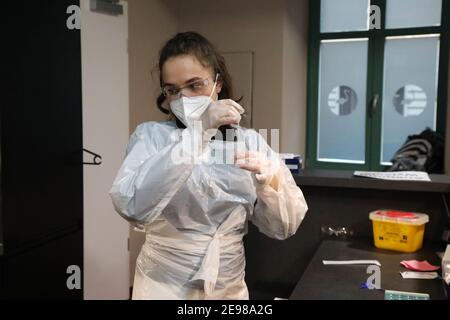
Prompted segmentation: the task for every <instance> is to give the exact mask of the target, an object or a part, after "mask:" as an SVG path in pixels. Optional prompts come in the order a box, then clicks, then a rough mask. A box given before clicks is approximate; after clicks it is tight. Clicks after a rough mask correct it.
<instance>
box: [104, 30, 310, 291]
mask: <svg viewBox="0 0 450 320" xmlns="http://www.w3.org/2000/svg"><path fill="white" fill-rule="evenodd" d="M159 73H160V83H161V89H162V94H161V95H160V96H159V98H158V100H157V105H158V108H159V109H160V110H161V111H163V112H164V113H166V114H170V115H171V117H172V119H173V120H170V121H165V122H146V123H143V124H141V125H139V126H138V127H137V129H136V130H135V132H134V133H133V134H132V136H131V138H130V141H129V144H128V147H127V153H126V157H125V160H124V162H123V165H122V166H121V168H120V170H119V172H118V174H117V177H116V179H115V180H114V183H113V186H112V188H111V191H110V195H111V197H112V200H113V204H114V207H115V209H116V211H117V212H118V213H119V214H120V215H121V216H122V217H124V218H125V219H127V220H128V221H130V222H132V223H133V224H134V225H136V226H140V227H141V228H142V229H144V230H145V232H146V242H145V244H144V245H143V247H142V249H141V252H140V254H139V257H138V259H137V264H136V272H135V279H134V290H133V299H248V297H249V296H248V290H247V286H246V283H245V281H244V274H245V272H244V271H245V256H244V245H243V236H244V234H245V233H246V230H247V229H246V227H247V221H248V220H250V221H251V222H252V223H253V224H255V225H256V226H257V227H258V229H259V230H260V231H261V232H262V233H264V234H266V235H267V236H269V237H271V238H275V239H280V240H281V239H286V238H288V237H290V236H292V235H293V234H295V232H296V231H297V229H298V227H299V225H300V223H301V222H302V220H303V218H304V216H305V213H306V211H307V210H308V207H307V204H306V202H305V199H304V197H303V194H302V191H301V190H300V189H299V188H298V187H297V185H296V184H295V182H294V179H293V177H292V175H291V173H290V171H289V169H288V168H287V167H286V165H285V164H284V163H283V162H282V161H281V160H280V158H279V156H278V154H277V153H276V152H274V151H273V150H272V149H271V148H270V147H269V146H268V145H267V143H266V141H265V139H264V138H263V137H262V136H261V135H259V134H258V133H257V132H256V131H254V130H250V129H245V128H242V127H239V126H238V125H239V122H240V120H241V115H242V114H243V112H244V109H243V108H242V106H240V105H239V104H238V103H237V102H235V101H233V100H231V99H232V98H233V93H232V84H231V78H230V76H229V74H228V71H227V68H226V65H225V61H224V58H223V57H222V56H221V55H220V54H219V53H218V52H217V50H216V49H215V48H214V46H213V45H211V43H210V42H209V41H208V40H207V39H205V38H204V37H202V36H201V35H199V34H198V33H195V32H186V33H180V34H177V35H176V36H175V37H174V38H172V39H170V40H169V41H168V42H167V43H166V44H165V46H164V47H163V48H162V50H161V53H160V60H159ZM229 129H231V130H229ZM230 132H231V133H233V139H229V138H228V137H229V135H228V134H229V133H230ZM231 151H233V152H231ZM230 154H231V155H232V156H231V157H230Z"/></svg>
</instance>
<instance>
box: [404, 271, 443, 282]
mask: <svg viewBox="0 0 450 320" xmlns="http://www.w3.org/2000/svg"><path fill="white" fill-rule="evenodd" d="M400 274H401V275H402V278H403V279H425V280H432V279H436V278H438V277H439V275H438V273H437V272H415V271H404V272H400Z"/></svg>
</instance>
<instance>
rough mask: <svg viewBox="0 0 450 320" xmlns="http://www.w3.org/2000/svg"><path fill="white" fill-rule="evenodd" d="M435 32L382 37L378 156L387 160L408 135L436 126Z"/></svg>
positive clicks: (437, 42) (436, 69)
mask: <svg viewBox="0 0 450 320" xmlns="http://www.w3.org/2000/svg"><path fill="white" fill-rule="evenodd" d="M438 55H439V36H438V35H427V36H415V37H411V36H410V37H406V36H404V37H390V38H387V39H386V46H385V58H384V61H385V65H384V77H385V78H384V85H383V94H384V98H383V120H382V146H381V147H382V150H381V159H382V162H383V163H384V164H389V163H390V161H391V159H392V157H393V155H394V153H395V152H396V151H397V150H398V149H399V148H400V146H401V145H402V144H403V143H404V142H405V140H406V138H407V137H408V135H411V134H418V133H420V132H422V131H423V130H425V129H426V127H430V128H431V129H433V130H435V129H436V112H437V100H436V99H437V83H438V64H439V57H438Z"/></svg>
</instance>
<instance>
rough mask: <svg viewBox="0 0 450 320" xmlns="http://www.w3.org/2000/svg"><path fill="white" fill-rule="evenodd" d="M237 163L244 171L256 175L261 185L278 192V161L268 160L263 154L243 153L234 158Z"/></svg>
mask: <svg viewBox="0 0 450 320" xmlns="http://www.w3.org/2000/svg"><path fill="white" fill-rule="evenodd" d="M234 159H235V163H236V164H237V165H238V166H239V167H240V168H241V169H244V170H248V171H250V172H253V173H254V174H255V178H256V181H257V182H258V183H260V184H261V185H270V186H271V187H272V188H273V189H274V190H276V191H278V179H277V177H276V173H277V172H278V170H279V168H280V164H279V162H278V161H274V160H270V159H268V158H267V157H266V156H265V155H264V154H263V153H261V152H243V153H238V154H236V156H235V157H234Z"/></svg>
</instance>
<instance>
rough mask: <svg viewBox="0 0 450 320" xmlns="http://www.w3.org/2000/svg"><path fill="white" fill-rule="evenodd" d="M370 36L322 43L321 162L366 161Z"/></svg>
mask: <svg viewBox="0 0 450 320" xmlns="http://www.w3.org/2000/svg"><path fill="white" fill-rule="evenodd" d="M367 50H368V39H345V40H324V41H322V43H321V46H320V71H319V72H320V75H319V76H320V79H319V117H318V145H317V157H318V160H319V161H327V162H345V163H364V161H365V136H366V108H365V104H366V81H367Z"/></svg>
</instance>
